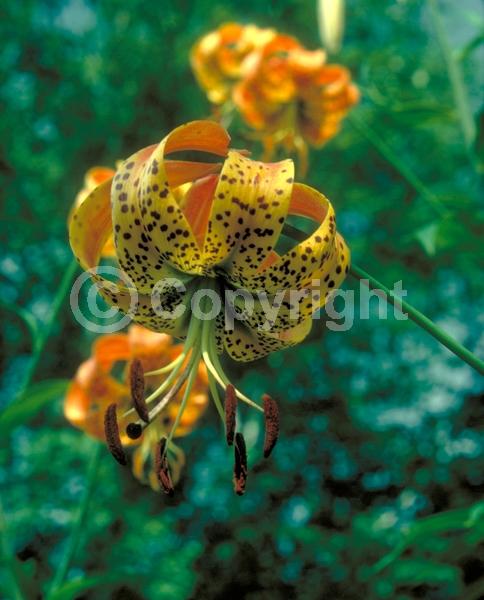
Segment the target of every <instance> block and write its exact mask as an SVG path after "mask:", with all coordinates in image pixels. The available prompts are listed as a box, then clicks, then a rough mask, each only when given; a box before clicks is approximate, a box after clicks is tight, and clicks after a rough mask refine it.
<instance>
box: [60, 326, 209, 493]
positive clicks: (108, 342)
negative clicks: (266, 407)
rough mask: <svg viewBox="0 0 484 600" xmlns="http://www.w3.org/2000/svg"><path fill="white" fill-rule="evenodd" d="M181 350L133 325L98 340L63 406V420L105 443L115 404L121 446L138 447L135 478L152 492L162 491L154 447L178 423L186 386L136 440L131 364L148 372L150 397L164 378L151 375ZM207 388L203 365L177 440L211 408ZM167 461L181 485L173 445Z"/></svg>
mask: <svg viewBox="0 0 484 600" xmlns="http://www.w3.org/2000/svg"><path fill="white" fill-rule="evenodd" d="M182 350H183V346H182V345H180V344H174V343H173V339H172V338H171V336H169V335H167V334H164V333H154V332H152V331H149V330H148V329H145V328H144V327H141V326H139V325H132V326H131V327H130V328H129V331H128V333H116V334H108V335H103V336H100V337H99V338H98V339H97V340H96V341H95V342H94V344H93V347H92V355H91V357H90V358H89V359H88V360H86V361H85V362H83V363H82V364H81V365H80V366H79V368H78V370H77V373H76V375H75V377H74V379H73V380H72V382H71V384H70V386H69V389H68V391H67V395H66V399H65V403H64V414H65V416H66V417H67V419H68V420H69V421H70V422H71V423H72V424H73V425H75V426H76V427H79V428H80V429H82V430H83V431H85V432H86V433H88V434H90V435H92V436H93V437H95V438H98V439H102V440H104V437H105V430H104V415H105V413H106V410H107V408H108V406H109V405H111V404H113V403H114V404H116V405H117V410H118V425H119V430H120V438H121V441H122V442H123V444H128V445H133V444H134V445H137V448H136V450H135V452H134V456H133V473H134V474H135V476H136V477H137V478H138V479H140V480H141V481H143V482H146V481H148V482H149V483H150V485H151V486H152V487H153V488H154V489H159V484H158V481H157V474H156V473H155V472H154V469H153V468H152V467H153V466H154V464H155V457H154V454H155V452H156V446H157V444H158V442H159V440H160V438H162V437H163V436H167V435H168V433H169V431H170V429H171V428H172V426H173V424H174V422H175V418H176V416H177V413H178V409H179V407H180V401H181V398H182V397H183V393H184V390H185V388H186V384H185V385H183V386H182V387H181V388H180V390H179V393H178V395H177V396H175V397H174V398H173V401H172V402H170V403H168V405H167V406H166V407H165V409H164V410H162V411H161V412H160V414H159V415H157V417H156V419H155V420H154V421H153V422H152V424H151V426H150V427H149V428H146V429H145V430H144V432H143V433H142V435H141V437H140V438H138V439H136V440H133V439H132V438H130V437H129V436H128V435H127V434H126V428H127V427H128V425H129V424H130V423H132V422H133V421H136V418H137V415H133V413H134V410H133V408H132V396H131V390H130V375H129V374H130V370H131V365H132V364H133V361H135V360H136V359H138V360H139V361H140V363H141V366H142V368H143V370H144V371H145V372H147V374H146V379H147V381H148V382H149V387H147V392H148V393H149V392H150V390H151V389H152V390H154V389H156V388H158V387H159V386H160V384H161V383H162V381H163V380H164V379H165V378H166V376H165V375H164V374H158V375H153V376H150V375H148V373H149V372H150V371H153V370H155V369H158V370H159V369H160V367H164V366H166V365H169V364H170V363H172V362H173V361H174V360H176V359H177V358H178V357H179V356H180V354H181V352H182ZM207 386H208V378H207V370H206V367H205V365H204V364H203V363H202V362H201V363H200V365H199V367H198V374H197V376H196V378H195V381H194V383H193V387H192V389H191V392H190V398H189V401H188V404H187V406H186V409H185V411H184V412H183V414H182V416H181V419H180V422H179V424H178V427H177V428H176V430H175V431H174V433H173V436H174V437H182V436H185V435H188V434H189V433H190V432H191V431H192V429H193V428H194V426H195V425H196V423H197V421H198V419H199V418H200V417H201V415H202V414H203V412H204V411H205V408H206V406H207V402H208V394H207ZM169 460H170V467H171V470H172V475H173V478H174V479H175V480H177V479H178V478H179V474H180V469H181V467H182V466H183V463H184V457H183V452H182V451H181V450H180V449H179V448H178V447H177V446H175V445H173V443H172V444H171V445H170V455H169ZM147 467H148V468H147Z"/></svg>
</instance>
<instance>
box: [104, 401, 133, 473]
mask: <svg viewBox="0 0 484 600" xmlns="http://www.w3.org/2000/svg"><path fill="white" fill-rule="evenodd" d="M104 435H105V436H106V442H107V444H108V448H109V452H111V454H112V455H113V457H114V458H115V459H116V460H117V461H118V463H119V464H120V465H123V466H126V465H127V464H128V461H127V459H126V454H125V452H124V449H123V445H122V444H121V438H120V437H119V427H118V419H117V416H116V404H110V405H109V406H108V408H107V410H106V413H105V415H104Z"/></svg>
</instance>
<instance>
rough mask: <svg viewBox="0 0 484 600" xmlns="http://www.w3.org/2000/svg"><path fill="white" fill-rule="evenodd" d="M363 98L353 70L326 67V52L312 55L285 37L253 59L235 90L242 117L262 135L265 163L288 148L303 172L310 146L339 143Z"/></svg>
mask: <svg viewBox="0 0 484 600" xmlns="http://www.w3.org/2000/svg"><path fill="white" fill-rule="evenodd" d="M358 98H359V94H358V89H357V88H356V86H355V85H354V84H352V83H351V78H350V74H349V72H348V70H347V69H345V68H344V67H342V66H341V65H327V64H325V54H324V52H323V51H322V50H315V51H309V50H306V49H305V48H303V47H302V46H301V45H300V44H299V43H298V42H297V40H295V39H294V38H291V37H288V36H283V35H278V36H277V37H275V38H274V39H273V40H272V41H271V42H270V43H268V44H267V45H266V46H265V47H264V49H263V51H262V52H260V53H259V55H258V56H257V57H254V58H253V60H252V61H251V63H250V64H249V65H248V67H247V69H246V76H245V78H244V79H242V80H241V81H240V82H239V83H238V84H237V85H236V86H235V87H234V90H233V101H234V104H235V106H236V107H237V109H238V110H239V111H240V113H241V114H242V117H243V118H244V120H245V121H246V122H247V123H248V124H249V125H250V126H251V127H253V128H254V129H256V130H258V131H260V132H261V138H262V141H263V143H264V147H265V151H266V154H265V159H266V160H267V159H269V158H270V157H271V156H272V155H273V153H274V150H275V148H276V147H277V146H279V145H282V146H283V147H284V148H285V149H286V150H289V151H292V150H296V151H297V152H298V153H299V158H300V161H301V170H302V171H305V168H306V155H307V149H306V142H309V143H310V144H312V145H314V146H316V147H320V146H322V145H323V144H324V143H325V142H327V141H328V140H329V139H330V138H331V137H333V136H334V135H335V134H336V133H337V132H338V131H339V128H340V125H341V121H342V119H343V118H344V116H345V115H346V113H347V112H348V110H349V109H350V108H351V106H353V105H354V104H356V102H357V101H358Z"/></svg>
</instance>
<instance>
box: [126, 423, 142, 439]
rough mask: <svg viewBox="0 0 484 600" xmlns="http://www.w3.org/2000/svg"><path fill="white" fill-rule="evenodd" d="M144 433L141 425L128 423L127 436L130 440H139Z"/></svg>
mask: <svg viewBox="0 0 484 600" xmlns="http://www.w3.org/2000/svg"><path fill="white" fill-rule="evenodd" d="M142 433H143V427H142V426H141V425H140V424H139V423H128V426H127V427H126V435H127V436H128V437H129V439H130V440H137V439H139V438H140V437H141V434H142Z"/></svg>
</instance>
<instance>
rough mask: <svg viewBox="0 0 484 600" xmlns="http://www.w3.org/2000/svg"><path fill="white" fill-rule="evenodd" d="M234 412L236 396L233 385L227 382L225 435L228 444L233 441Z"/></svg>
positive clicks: (235, 410) (235, 409) (235, 411)
mask: <svg viewBox="0 0 484 600" xmlns="http://www.w3.org/2000/svg"><path fill="white" fill-rule="evenodd" d="M236 413H237V396H236V395H235V388H234V386H233V385H232V384H231V383H229V384H228V386H227V387H226V388H225V437H226V439H227V444H228V445H229V446H232V444H233V443H234V435H235V427H236V422H235V421H236Z"/></svg>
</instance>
